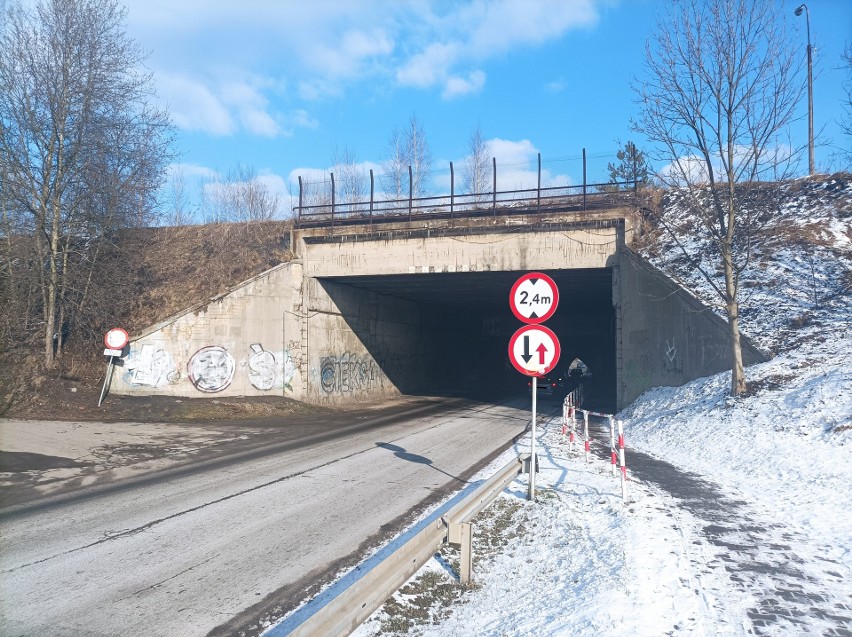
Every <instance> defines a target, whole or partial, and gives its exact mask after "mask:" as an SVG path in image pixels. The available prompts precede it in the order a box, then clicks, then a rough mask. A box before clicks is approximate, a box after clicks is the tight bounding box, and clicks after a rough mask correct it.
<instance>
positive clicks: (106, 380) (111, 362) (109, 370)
mask: <svg viewBox="0 0 852 637" xmlns="http://www.w3.org/2000/svg"><path fill="white" fill-rule="evenodd" d="M114 361H115V356H110V357H109V362H108V363H107V368H106V376H104V386H103V387H102V388H101V397H100V398H98V407H100V406H101V403H102V402H104V395H105V394H106V390H107V384H108V383H109V379H110V376H112V366H113V365H114V364H115V362H114Z"/></svg>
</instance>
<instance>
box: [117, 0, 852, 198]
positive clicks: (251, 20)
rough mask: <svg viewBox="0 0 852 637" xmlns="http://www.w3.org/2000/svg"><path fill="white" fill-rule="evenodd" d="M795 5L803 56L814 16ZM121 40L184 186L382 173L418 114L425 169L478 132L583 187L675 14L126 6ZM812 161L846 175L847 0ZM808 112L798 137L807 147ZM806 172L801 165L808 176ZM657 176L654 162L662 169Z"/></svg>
mask: <svg viewBox="0 0 852 637" xmlns="http://www.w3.org/2000/svg"><path fill="white" fill-rule="evenodd" d="M796 4H797V3H785V4H784V14H785V15H786V16H788V17H789V22H788V26H789V28H790V37H791V38H794V39H795V40H796V41H800V42H801V50H802V56H803V57H804V56H805V45H806V33H805V19H804V16H802V17H799V18H796V17H795V16H794V15H793V9H794V8H795V6H796ZM127 6H128V26H129V33H130V35H131V36H132V37H134V38H135V39H136V40H137V42H138V43H139V44H140V45H141V47H142V48H143V49H145V50H147V51H149V52H150V57H149V58H148V66H149V68H150V70H151V71H152V72H153V74H154V80H155V84H156V87H157V91H158V94H159V96H160V97H161V98H162V99H163V101H164V104H165V105H166V106H167V107H168V109H169V111H170V113H171V115H172V118H173V120H174V122H175V123H176V125H177V127H178V136H177V151H178V152H179V154H180V157H179V160H178V161H179V163H180V164H181V165H182V166H183V172H184V174H185V175H186V176H187V178H188V179H189V180H194V179H195V178H196V177H201V176H204V175H208V176H209V175H211V174H213V173H214V172H219V173H224V172H226V171H227V170H228V169H229V168H233V167H235V166H237V165H242V166H250V167H252V168H254V169H255V170H256V171H257V172H258V173H259V174H260V175H261V176H262V178H263V180H264V181H265V183H267V185H268V186H269V187H270V188H271V189H273V190H274V191H276V192H280V193H281V194H282V195H284V198H285V199H287V201H288V202H289V195H287V187H286V184H287V183H288V182H291V183H292V182H293V181H295V177H296V176H297V175H299V174H302V175H303V176H306V177H307V176H309V175H316V174H318V173H327V172H328V170H329V167H330V166H331V165H332V163H333V162H332V157H333V154H334V150H335V148H337V149H339V150H340V149H343V148H348V149H350V150H351V151H352V152H353V153H354V154H355V155H356V156H357V158H358V160H359V161H360V162H363V164H364V167H365V168H371V167H372V168H375V169H376V170H378V168H379V166H380V164H381V162H382V160H383V158H384V157H385V156H386V154H387V149H388V141H389V138H390V136H391V133H392V131H393V129H394V128H395V127H396V128H400V129H402V128H404V127H405V126H406V125H407V123H408V121H409V118H410V117H411V116H412V114H416V117H417V119H418V120H419V122H420V123H421V125H422V127H423V129H424V130H425V133H426V136H427V140H428V142H429V145H430V147H431V151H432V156H433V168H434V169H437V170H447V169H448V162H449V161H454V162H456V165H459V163H460V162H461V161H462V160H463V158H464V156H465V154H466V152H467V144H468V139H469V136H470V134H471V131H472V130H473V129H474V128H475V127H476V126H477V125H478V126H479V127H480V128H481V131H482V133H483V135H484V137H485V138H486V139H488V140H491V148H492V154H493V155H495V156H496V157H497V161H498V165H500V164H510V163H522V162H533V161H534V160H535V157H536V153H539V152H540V153H541V155H542V161H543V162H544V163H545V166H546V170H547V171H549V174H550V175H551V176H553V175H557V174H558V175H567V177H568V179H570V180H572V181H573V182H574V183H576V182H577V181H579V180H581V179H582V174H581V172H580V168H579V167H580V163H579V157H580V155H581V152H582V149H583V148H584V147H585V148H586V149H587V153H588V156H589V166H590V172H598V173H603V172H604V171H605V167H606V162H607V161H608V160H609V159H611V157H606V156H611V155H614V153H615V151H616V150H617V148H618V147H617V143H616V141H617V140H621V141H622V142H624V141H626V140H628V139H632V140H634V141H635V142H636V143H637V145H638V146H639V147H640V148H643V139H642V137H641V135H638V134H637V133H634V132H631V130H630V119H631V117H635V116H636V114H637V109H636V105H635V103H634V94H633V91H632V90H631V87H630V81H631V78H633V77H641V75H642V73H643V64H642V61H643V55H644V47H645V43H646V41H647V40H648V39H649V38H650V37H651V35H652V34H653V31H654V29H655V27H656V23H657V19H658V18H659V17H660V15H661V14H662V13H664V12H665V9H666V6H667V3H665V2H662V1H659V2H658V1H653V0H621V1H618V0H553V1H548V0H493V1H488V2H486V1H484V0H457V1H435V2H427V1H425V0H412V1H409V2H405V1H403V0H397V1H390V0H350V1H346V0H336V1H335V0H313V1H310V2H308V1H305V0H298V1H297V0H292V1H274V0H243V1H241V2H236V1H227V2H226V1H224V0H219V1H215V0H179V1H178V2H175V1H174V0H128V2H127ZM808 7H809V10H810V17H811V23H810V27H811V40H812V42H813V44H814V47H815V79H814V120H815V128H816V130H817V131H818V132H819V131H820V130H822V138H821V140H819V141H821V142H823V144H824V145H818V147H817V150H816V163H817V168H818V169H820V170H834V169H839V168H847V169H848V162H847V164H846V165H844V163H843V162H842V161H840V160H839V159H838V157H837V154H838V151H839V150H842V149H844V148H845V149H846V150H848V149H849V146H850V139H849V137H848V136H844V135H843V134H842V133H841V132H840V128H839V121H840V120H841V119H842V117H843V116H844V112H843V107H842V101H841V100H842V98H843V96H844V91H843V89H842V82H844V81H845V80H850V79H852V78H850V77H849V73H848V71H847V70H846V69H843V68H841V58H840V56H841V52H842V50H843V47H844V45H845V44H846V43H847V42H850V41H852V2H850V1H849V0H812V1H811V2H808ZM806 112H807V103H806V101H805V100H803V101H802V104H801V115H802V118H801V119H800V120H799V121H798V122H796V123H795V124H794V126H793V129H792V130H791V131H790V134H791V136H792V140H793V143H794V145H796V144H804V143H805V142H806V139H807V120H806V117H805V115H806ZM806 161H807V160H806V158H805V162H804V164H803V165H802V170H801V172H802V173H804V172H806V169H807V165H806ZM658 168H659V166H658Z"/></svg>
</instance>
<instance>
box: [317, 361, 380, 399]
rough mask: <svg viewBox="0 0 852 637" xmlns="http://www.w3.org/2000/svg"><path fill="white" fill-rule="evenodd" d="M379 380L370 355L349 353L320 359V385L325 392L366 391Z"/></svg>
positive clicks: (348, 392) (376, 367)
mask: <svg viewBox="0 0 852 637" xmlns="http://www.w3.org/2000/svg"><path fill="white" fill-rule="evenodd" d="M378 380H379V368H378V365H376V361H374V360H373V358H372V356H369V355H367V354H351V353H349V352H347V353H345V354H342V355H340V356H327V357H325V358H323V359H322V360H321V361H320V386H321V387H322V390H323V391H324V392H325V393H326V394H351V393H353V392H359V391H367V390H368V389H370V388H371V387H372V386H373V385H374V384H375V383H376V382H377V381H378Z"/></svg>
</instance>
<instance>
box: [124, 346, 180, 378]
mask: <svg viewBox="0 0 852 637" xmlns="http://www.w3.org/2000/svg"><path fill="white" fill-rule="evenodd" d="M124 366H125V370H126V371H125V372H124V375H123V379H124V382H126V383H127V384H128V385H145V386H147V387H162V386H163V385H166V384H168V383H176V382H177V381H178V380H179V379H180V372H179V371H177V370H176V369H175V365H174V362H173V361H172V357H171V356H170V355H169V353H168V352H167V351H166V350H164V349H163V348H161V347H159V346H158V345H154V344H152V343H145V344H144V345H142V347H140V348H139V349H134V350H131V352H130V355H129V356H128V357H127V360H126V361H125V364H124Z"/></svg>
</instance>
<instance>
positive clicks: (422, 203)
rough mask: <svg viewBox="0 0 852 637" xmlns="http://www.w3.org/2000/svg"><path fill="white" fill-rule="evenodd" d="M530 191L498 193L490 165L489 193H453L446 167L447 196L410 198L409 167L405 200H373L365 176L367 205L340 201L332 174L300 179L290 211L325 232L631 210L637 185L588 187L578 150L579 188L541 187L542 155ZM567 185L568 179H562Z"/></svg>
mask: <svg viewBox="0 0 852 637" xmlns="http://www.w3.org/2000/svg"><path fill="white" fill-rule="evenodd" d="M537 164H538V165H537V171H536V177H537V181H536V185H535V187H528V188H517V189H503V190H501V189H498V170H497V169H498V166H497V160H496V158H492V160H491V169H492V170H491V173H492V174H491V188H490V190H486V191H484V192H464V193H459V192H457V191H456V186H455V182H456V174H455V168H454V166H453V162H450V171H449V181H450V192H449V193H448V194H440V195H429V196H417V197H415V196H414V195H415V185H414V184H415V182H416V181H417V180H416V179H415V175H414V172H413V170H412V167H411V166H408V196H407V197H402V198H400V197H398V196H397V197H391V198H389V197H387V196H386V195H384V194H381V196H377V193H376V180H375V176H374V174H373V171H372V170H370V171H369V181H370V195H369V199H366V198H365V199H364V200H359V201H350V200H349V199H351V196H350V197H344V198H343V200H342V201H341V200H340V197H339V192H338V188H337V184H336V181H335V176H334V173H333V172H332V173H330V179H329V180H326V181H323V182H322V184H321V185H322V186H323V188H320V189H318V188H316V186H317V183H312V184H309V183H308V182H306V181H304V180H303V179H302V177H301V176H300V177H299V200H298V205H297V206H295V210H294V212H295V213H296V225H297V227H302V228H307V227H325V226H332V227H333V226H334V225H336V224H340V225H351V224H365V223H366V224H370V225H372V224H373V223H381V222H392V221H413V220H420V219H426V218H430V219H453V218H464V217H481V216H490V215H493V216H497V215H507V214H517V213H544V212H572V211H577V212H581V211H586V210H595V209H602V208H612V207H616V206H625V205H632V204H633V203H634V202H635V201H636V194H637V190H638V187H639V185H640V182H639V180H637V179H633V180H628V181H620V182H619V181H615V182H613V181H609V182H591V183H590V182H589V181H588V179H587V172H586V169H587V166H586V152H585V149H583V154H582V167H583V181H582V183H581V184H569V183H566V184H565V185H545V186H542V167H541V154H540V153H539V154H538V162H537ZM566 181H567V179H566Z"/></svg>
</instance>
